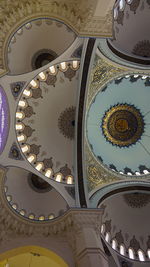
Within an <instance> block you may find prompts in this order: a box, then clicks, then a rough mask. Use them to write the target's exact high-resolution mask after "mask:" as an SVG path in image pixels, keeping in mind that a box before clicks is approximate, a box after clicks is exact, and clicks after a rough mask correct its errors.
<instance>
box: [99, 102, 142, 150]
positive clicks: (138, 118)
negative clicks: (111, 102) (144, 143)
mask: <svg viewBox="0 0 150 267" xmlns="http://www.w3.org/2000/svg"><path fill="white" fill-rule="evenodd" d="M102 130H103V134H104V136H105V138H106V140H107V141H109V142H111V143H112V144H113V145H117V146H120V147H124V146H130V145H132V144H135V143H136V142H137V141H138V140H139V139H140V138H141V135H142V133H143V131H144V121H143V117H142V115H141V113H140V111H139V110H138V109H137V108H135V107H134V106H133V105H128V104H120V105H119V104H118V105H117V106H113V107H111V108H110V109H109V110H108V111H107V112H106V113H105V116H104V118H103V121H102Z"/></svg>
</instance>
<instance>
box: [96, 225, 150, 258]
mask: <svg viewBox="0 0 150 267" xmlns="http://www.w3.org/2000/svg"><path fill="white" fill-rule="evenodd" d="M101 235H102V237H103V239H104V240H105V241H106V242H107V243H108V244H109V245H110V246H111V247H112V249H114V250H115V251H116V252H118V253H120V254H121V255H122V256H124V257H127V258H129V259H130V260H136V261H137V260H138V261H141V262H145V261H150V249H149V248H148V249H147V251H146V253H145V252H144V251H143V250H142V249H138V251H137V253H136V252H135V250H134V248H132V247H130V246H129V247H128V249H127V248H126V246H125V245H124V244H123V243H122V244H118V242H117V240H116V238H112V237H111V234H110V233H109V232H107V231H106V227H105V224H102V226H101Z"/></svg>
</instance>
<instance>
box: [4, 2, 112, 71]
mask: <svg viewBox="0 0 150 267" xmlns="http://www.w3.org/2000/svg"><path fill="white" fill-rule="evenodd" d="M114 2H115V1H114V0H111V1H108V0H107V1H106V0H94V1H90V0H88V1H87V0H82V1H78V0H76V1H74V0H73V1H72V0H71V1H70V0H69V1H67V0H63V1H62V0H57V1H53V0H52V1H47V0H38V1H35V0H32V1H25V0H22V1H19V0H17V1H13V2H11V3H10V1H9V0H7V1H3V0H1V1H0V15H1V16H0V17H1V19H0V29H1V30H0V32H1V35H0V39H1V42H0V68H1V73H4V72H6V71H7V65H6V62H5V57H6V53H7V49H8V43H9V39H10V36H11V35H12V33H13V32H15V31H16V30H17V28H19V27H20V25H22V24H26V23H27V22H28V21H29V20H31V19H37V18H39V17H47V18H49V17H51V18H54V19H58V20H60V21H63V22H64V23H66V24H67V25H68V26H70V27H71V28H72V29H73V30H74V31H75V32H76V33H77V34H79V35H80V36H95V37H96V36H98V37H100V36H112V7H113V4H114ZM102 7H103V8H102Z"/></svg>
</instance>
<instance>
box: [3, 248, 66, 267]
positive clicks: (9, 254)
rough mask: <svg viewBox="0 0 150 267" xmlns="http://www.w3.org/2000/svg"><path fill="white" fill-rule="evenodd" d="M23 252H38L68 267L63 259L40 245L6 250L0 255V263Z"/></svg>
mask: <svg viewBox="0 0 150 267" xmlns="http://www.w3.org/2000/svg"><path fill="white" fill-rule="evenodd" d="M25 253H33V254H39V255H42V256H45V257H47V258H49V259H51V260H53V262H55V263H56V264H57V265H58V266H60V267H69V266H68V264H67V263H65V261H64V260H63V259H62V258H61V257H60V256H58V255H57V254H56V253H54V252H53V251H51V250H48V249H46V248H43V247H40V246H24V247H19V248H15V249H12V250H9V251H6V252H4V253H2V254H1V255H0V264H5V262H6V259H9V258H12V257H15V256H18V255H21V254H25ZM2 266H3V265H2ZM0 267H1V265H0Z"/></svg>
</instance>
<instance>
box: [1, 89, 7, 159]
mask: <svg viewBox="0 0 150 267" xmlns="http://www.w3.org/2000/svg"><path fill="white" fill-rule="evenodd" d="M8 109H9V108H8V102H7V97H6V94H5V92H4V90H3V88H2V87H1V86H0V154H1V153H2V151H3V149H4V147H5V144H6V140H7V136H8V126H9V111H8Z"/></svg>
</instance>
